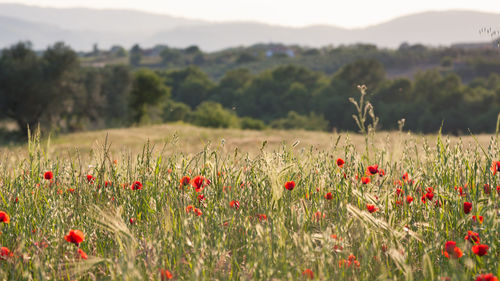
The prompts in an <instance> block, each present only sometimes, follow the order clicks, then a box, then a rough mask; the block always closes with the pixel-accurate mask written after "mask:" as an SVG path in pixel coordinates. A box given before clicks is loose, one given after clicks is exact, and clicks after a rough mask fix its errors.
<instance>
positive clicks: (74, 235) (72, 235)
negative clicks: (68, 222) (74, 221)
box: [64, 229, 85, 246]
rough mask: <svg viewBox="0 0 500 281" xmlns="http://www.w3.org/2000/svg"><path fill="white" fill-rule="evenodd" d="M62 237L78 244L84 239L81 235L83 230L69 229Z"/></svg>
mask: <svg viewBox="0 0 500 281" xmlns="http://www.w3.org/2000/svg"><path fill="white" fill-rule="evenodd" d="M64 239H66V241H68V242H70V243H74V244H76V245H77V246H78V244H80V243H82V242H83V240H85V236H84V235H83V232H81V231H80V230H73V229H71V230H70V231H69V233H68V235H66V236H64Z"/></svg>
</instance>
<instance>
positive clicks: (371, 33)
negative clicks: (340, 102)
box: [0, 4, 500, 51]
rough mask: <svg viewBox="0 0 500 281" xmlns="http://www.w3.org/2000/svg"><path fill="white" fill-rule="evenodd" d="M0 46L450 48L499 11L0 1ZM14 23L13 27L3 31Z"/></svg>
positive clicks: (474, 35)
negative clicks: (259, 18)
mask: <svg viewBox="0 0 500 281" xmlns="http://www.w3.org/2000/svg"><path fill="white" fill-rule="evenodd" d="M0 16H1V17H6V18H3V19H2V28H0V38H2V40H1V41H0V46H1V47H4V46H6V45H9V44H12V43H15V42H16V41H19V40H26V39H30V40H31V41H33V43H34V46H35V47H36V48H43V47H45V46H46V45H47V42H55V41H58V40H63V41H65V42H67V43H68V44H70V45H71V46H72V47H73V48H75V49H77V50H89V49H90V48H91V47H92V45H93V44H94V43H97V44H98V45H99V46H101V47H104V48H109V47H110V46H111V45H114V44H118V45H123V46H124V47H126V48H129V47H130V46H131V45H132V44H134V43H139V44H141V45H143V46H153V45H156V44H167V45H169V46H173V47H186V46H188V45H198V46H199V47H200V48H201V49H202V50H204V51H215V50H220V49H224V48H228V47H234V46H242V45H243V46H248V45H252V44H256V43H259V42H265V43H266V42H280V43H284V44H299V45H305V46H310V47H319V46H325V45H329V44H333V45H340V44H352V43H371V44H375V45H378V46H380V47H391V48H394V47H397V46H399V45H400V44H401V43H402V42H408V43H410V44H414V43H421V44H425V45H434V46H439V45H449V44H453V43H459V42H485V41H488V40H489V39H490V38H488V36H485V35H480V34H479V33H478V31H479V30H480V29H481V28H484V27H486V28H489V27H491V28H493V29H498V28H499V27H500V15H499V14H495V13H483V12H474V11H444V12H425V13H418V14H413V15H408V16H403V17H400V18H396V19H393V20H391V21H388V22H385V23H381V24H378V25H373V26H369V27H365V28H358V29H345V28H339V27H335V26H308V27H302V28H292V27H285V26H274V25H267V24H261V23H255V22H219V23H213V22H207V21H201V20H191V19H184V18H177V17H172V16H168V15H160V14H151V13H145V12H139V11H131V10H93V9H83V8H72V9H56V8H45V7H43V8H42V7H34V6H25V5H17V4H0ZM9 26H10V27H12V26H15V27H17V28H15V29H14V28H6V27H9Z"/></svg>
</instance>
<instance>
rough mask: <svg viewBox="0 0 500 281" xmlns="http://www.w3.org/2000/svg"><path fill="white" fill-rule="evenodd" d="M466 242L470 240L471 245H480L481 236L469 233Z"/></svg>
mask: <svg viewBox="0 0 500 281" xmlns="http://www.w3.org/2000/svg"><path fill="white" fill-rule="evenodd" d="M465 240H468V241H469V242H471V243H479V240H480V239H479V234H477V233H476V232H474V231H470V230H469V231H467V235H465Z"/></svg>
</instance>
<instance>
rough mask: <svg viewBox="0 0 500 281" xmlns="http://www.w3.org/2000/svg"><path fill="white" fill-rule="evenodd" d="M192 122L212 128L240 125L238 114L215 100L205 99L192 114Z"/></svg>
mask: <svg viewBox="0 0 500 281" xmlns="http://www.w3.org/2000/svg"><path fill="white" fill-rule="evenodd" d="M192 123H193V124H195V125H198V126H203V127H212V128H235V127H239V122H238V116H236V114H234V112H232V111H230V110H227V109H225V108H223V107H222V105H220V104H219V103H216V102H213V101H205V102H203V103H201V104H200V105H198V107H196V110H195V111H194V112H193V115H192Z"/></svg>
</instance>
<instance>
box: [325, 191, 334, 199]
mask: <svg viewBox="0 0 500 281" xmlns="http://www.w3.org/2000/svg"><path fill="white" fill-rule="evenodd" d="M325 199H326V200H332V199H333V195H332V193H331V192H328V193H327V194H326V195H325Z"/></svg>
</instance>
